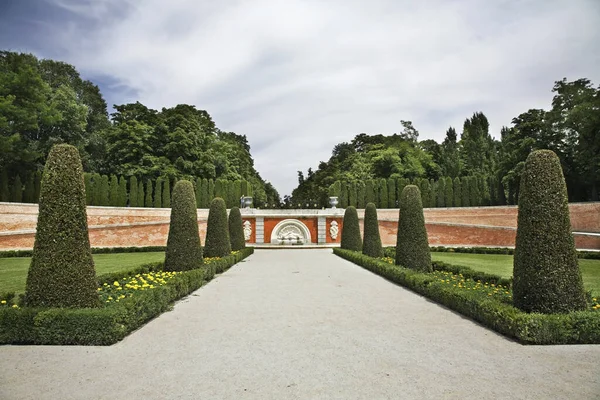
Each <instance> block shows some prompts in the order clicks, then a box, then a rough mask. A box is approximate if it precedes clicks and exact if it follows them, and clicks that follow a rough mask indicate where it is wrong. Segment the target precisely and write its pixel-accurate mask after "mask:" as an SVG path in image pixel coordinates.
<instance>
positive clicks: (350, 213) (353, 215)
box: [340, 206, 363, 251]
mask: <svg viewBox="0 0 600 400" xmlns="http://www.w3.org/2000/svg"><path fill="white" fill-rule="evenodd" d="M340 247H341V248H342V249H346V250H353V251H361V250H362V247H363V245H362V239H361V238H360V226H359V225H358V213H357V212H356V208H354V207H352V206H350V207H347V208H346V211H345V212H344V222H343V224H342V243H341V244H340Z"/></svg>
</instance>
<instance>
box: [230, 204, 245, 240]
mask: <svg viewBox="0 0 600 400" xmlns="http://www.w3.org/2000/svg"><path fill="white" fill-rule="evenodd" d="M229 239H230V241H231V250H232V251H238V250H241V249H243V248H244V247H246V239H245V238H244V227H243V226H242V214H241V213H240V209H239V207H233V208H232V209H231V210H230V211H229Z"/></svg>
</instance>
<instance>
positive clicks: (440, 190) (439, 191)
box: [437, 178, 452, 207]
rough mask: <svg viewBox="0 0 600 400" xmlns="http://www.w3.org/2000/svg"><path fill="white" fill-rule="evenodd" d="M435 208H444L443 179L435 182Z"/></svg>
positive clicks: (444, 183) (444, 186) (444, 191)
mask: <svg viewBox="0 0 600 400" xmlns="http://www.w3.org/2000/svg"><path fill="white" fill-rule="evenodd" d="M450 204H452V203H450ZM437 206H438V207H446V180H445V179H444V178H440V180H439V181H437Z"/></svg>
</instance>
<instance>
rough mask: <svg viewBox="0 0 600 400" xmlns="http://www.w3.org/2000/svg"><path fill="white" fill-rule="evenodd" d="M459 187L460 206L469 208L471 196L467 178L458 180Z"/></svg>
mask: <svg viewBox="0 0 600 400" xmlns="http://www.w3.org/2000/svg"><path fill="white" fill-rule="evenodd" d="M460 186H461V194H462V199H461V204H462V206H463V207H469V206H471V195H470V194H469V190H470V187H469V177H468V176H463V177H462V178H460Z"/></svg>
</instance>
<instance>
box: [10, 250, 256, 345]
mask: <svg viewBox="0 0 600 400" xmlns="http://www.w3.org/2000/svg"><path fill="white" fill-rule="evenodd" d="M253 252H254V249H253V248H245V249H242V250H240V251H238V252H234V253H232V254H231V255H229V256H227V257H223V258H219V259H206V264H205V265H204V267H203V268H200V269H196V270H191V271H185V272H176V273H173V272H163V271H161V268H162V263H155V264H148V265H144V266H141V267H140V268H138V269H137V270H135V271H133V272H132V271H128V272H121V273H112V274H106V275H102V276H100V277H98V289H99V290H98V292H99V297H100V299H101V300H102V301H103V302H102V306H101V307H98V308H85V309H66V308H51V309H47V308H46V309H42V308H29V307H20V306H19V302H18V299H16V298H14V297H9V298H5V299H3V300H4V301H6V303H4V304H0V344H50V345H57V344H60V345H64V344H73V345H109V344H113V343H116V342H118V341H119V340H121V339H123V338H124V337H125V336H127V334H129V333H130V332H132V331H133V330H135V329H137V328H139V327H140V326H141V325H143V324H145V323H146V322H147V321H149V320H150V319H152V318H154V317H156V316H157V315H159V314H161V313H162V312H164V311H167V310H169V309H170V308H171V306H172V304H173V302H174V301H176V300H178V299H180V298H182V297H184V296H186V295H188V294H189V293H191V292H193V291H194V290H196V289H198V288H199V287H201V286H202V285H203V284H204V283H206V282H208V281H210V280H211V279H212V278H213V277H214V275H215V273H221V272H223V271H225V270H226V269H228V268H229V267H231V266H232V265H234V264H236V263H237V262H239V261H241V260H243V259H244V258H246V257H248V256H249V255H251V254H252V253H253Z"/></svg>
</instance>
